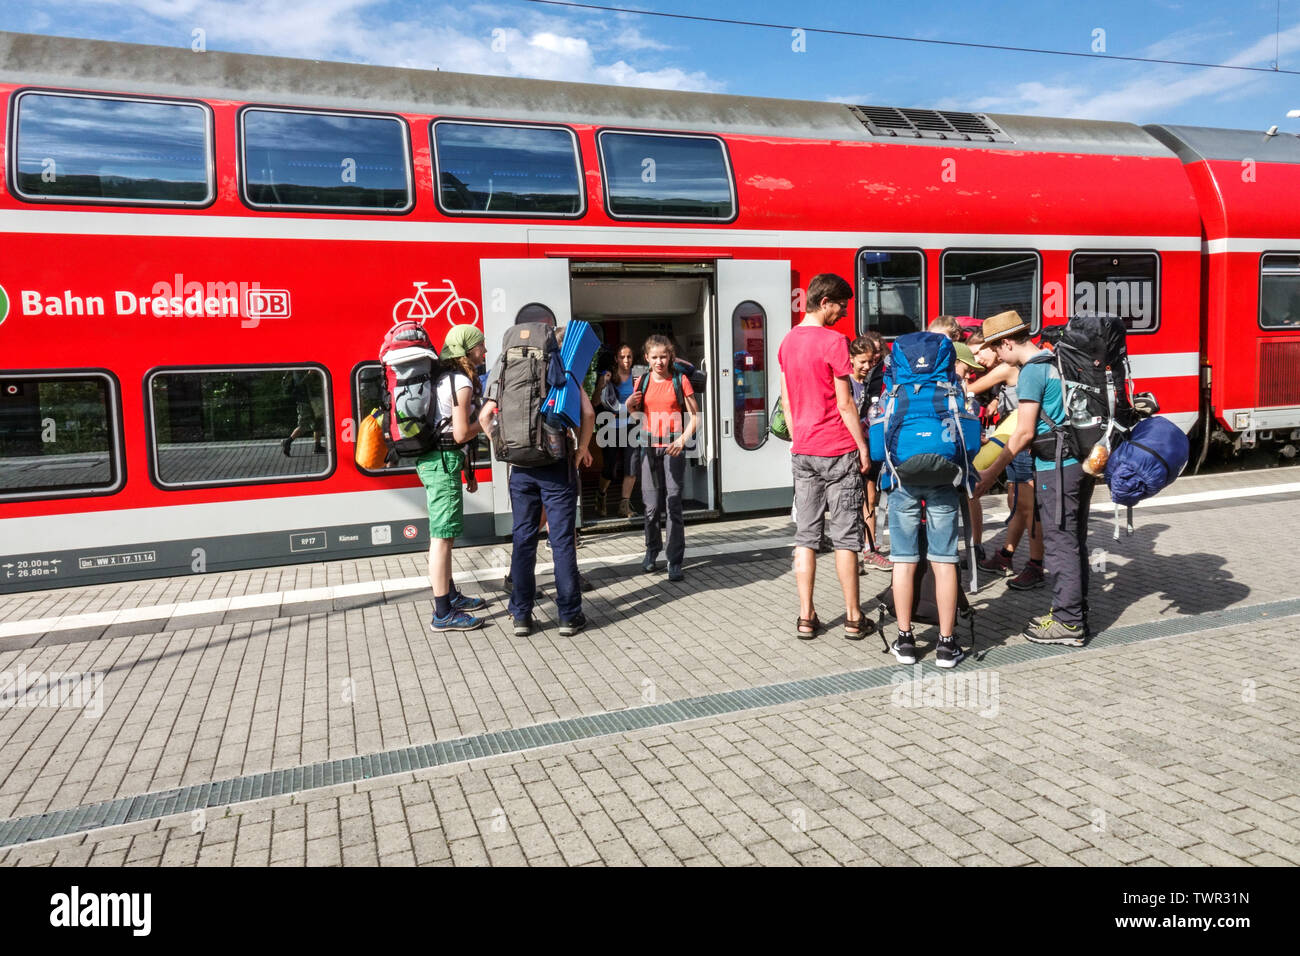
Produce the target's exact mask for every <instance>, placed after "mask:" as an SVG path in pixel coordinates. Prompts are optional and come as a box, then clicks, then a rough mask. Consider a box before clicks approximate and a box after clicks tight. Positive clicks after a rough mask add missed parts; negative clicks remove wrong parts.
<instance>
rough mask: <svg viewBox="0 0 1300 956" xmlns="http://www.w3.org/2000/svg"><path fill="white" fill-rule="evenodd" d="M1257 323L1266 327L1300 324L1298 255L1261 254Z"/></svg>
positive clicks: (1284, 327)
mask: <svg viewBox="0 0 1300 956" xmlns="http://www.w3.org/2000/svg"><path fill="white" fill-rule="evenodd" d="M1259 267H1260V276H1259V324H1260V326H1261V327H1263V328H1266V329H1293V328H1295V327H1296V326H1300V255H1297V254H1296V253H1293V252H1288V253H1278V252H1269V253H1265V254H1264V255H1263V256H1261V257H1260V263H1259Z"/></svg>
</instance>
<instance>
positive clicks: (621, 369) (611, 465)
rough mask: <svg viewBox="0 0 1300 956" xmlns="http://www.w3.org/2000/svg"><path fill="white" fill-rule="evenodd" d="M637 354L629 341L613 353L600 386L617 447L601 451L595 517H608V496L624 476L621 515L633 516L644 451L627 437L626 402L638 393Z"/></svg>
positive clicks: (600, 392)
mask: <svg viewBox="0 0 1300 956" xmlns="http://www.w3.org/2000/svg"><path fill="white" fill-rule="evenodd" d="M635 361H636V353H635V352H634V351H633V350H632V346H630V345H628V344H627V343H626V342H625V343H623V344H622V345H620V346H619V347H618V349H617V350H616V351H615V353H614V368H613V369H612V370H610V371H609V372H606V373H605V374H604V375H602V376H601V381H600V384H599V386H598V387H597V394H598V395H599V396H600V404H601V407H602V408H603V409H604V410H605V411H607V412H610V413H612V414H613V415H614V416H615V421H614V425H615V432H614V434H615V436H616V438H615V441H616V444H614V445H610V446H608V447H604V448H602V449H601V451H602V453H603V457H604V463H603V467H602V469H601V473H600V493H599V496H598V497H597V499H596V514H597V515H599V516H600V517H602V518H604V517H607V516H608V514H609V505H608V502H607V495H608V494H609V488H610V485H611V484H613V482H615V481H617V480H618V477H619V474H620V473H621V474H622V477H623V482H622V487H621V488H620V491H621V494H620V497H619V502H618V516H619V517H620V518H630V517H632V490H633V489H634V488H635V487H636V477H637V475H638V474H639V473H640V471H641V458H640V451H641V449H640V448H638V447H637V445H636V443H635V442H631V441H629V440H628V438H627V431H628V413H627V401H628V399H629V398H631V397H632V393H633V392H634V391H635V390H636V376H635V375H633V374H632V365H633V363H634V362H635Z"/></svg>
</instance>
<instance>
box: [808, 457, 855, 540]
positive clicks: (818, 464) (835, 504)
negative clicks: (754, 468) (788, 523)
mask: <svg viewBox="0 0 1300 956" xmlns="http://www.w3.org/2000/svg"><path fill="white" fill-rule="evenodd" d="M790 460H791V465H792V470H793V471H794V527H795V531H794V545H795V547H796V548H812V549H813V550H814V551H816V550H817V549H818V548H819V547H820V546H821V540H822V528H823V526H824V522H825V513H826V511H828V510H829V511H830V528H829V530H828V531H827V536H828V537H829V538H830V539H831V545H832V546H833V547H834V548H835V549H836V550H846V551H861V550H862V534H863V525H862V475H861V474H860V473H859V472H858V452H857V449H854V450H853V451H850V452H847V453H845V454H843V455H839V456H836V457H833V458H823V457H821V456H820V455H791V456H790Z"/></svg>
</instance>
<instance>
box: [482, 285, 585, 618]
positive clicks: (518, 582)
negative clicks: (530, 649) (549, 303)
mask: <svg viewBox="0 0 1300 956" xmlns="http://www.w3.org/2000/svg"><path fill="white" fill-rule="evenodd" d="M528 309H534V310H537V312H538V318H539V319H541V321H519V322H517V323H516V324H515V325H513V326H511V327H510V328H508V329H507V330H506V333H505V336H504V338H503V340H502V343H501V353H500V356H499V357H498V359H497V361H496V363H495V364H494V365H493V367H492V371H491V373H490V374H489V376H488V382H487V389H486V395H485V397H484V402H483V411H482V413H481V415H480V417H479V422H480V423H481V425H482V427H483V430H484V432H486V433H487V434H488V435H489V436H490V437H491V440H492V451H493V454H494V455H495V456H496V458H497V460H498V461H502V462H505V463H506V464H508V465H509V466H510V478H509V485H508V486H509V491H510V511H511V515H512V517H513V528H512V538H513V550H512V553H511V556H510V605H509V610H510V616H511V617H512V618H513V619H514V634H515V636H516V637H527V636H528V635H529V634H531V633H532V631H533V627H534V622H533V605H534V602H535V600H536V597H537V577H536V566H537V544H538V540H539V531H540V528H541V519H542V508H543V507H545V508H546V517H547V523H548V527H549V539H550V542H551V550H552V555H553V560H554V562H555V591H556V598H555V601H556V605H557V606H558V609H559V618H560V634H561V635H562V636H565V637H569V636H572V635H574V634H577V633H579V632H580V631H581V630H582V629H583V628H584V627H586V625H587V619H586V617H585V616H584V615H583V613H582V588H581V584H580V580H579V577H578V554H577V549H576V538H575V530H576V529H575V523H576V521H577V515H578V497H577V495H578V491H577V488H578V485H577V479H576V471H575V469H576V468H585V467H587V466H589V465H590V464H591V451H590V448H589V446H590V444H591V436H592V433H593V431H594V430H595V422H596V412H595V409H593V408H592V406H591V401H590V400H589V399H588V398H587V395H586V393H585V392H584V391H583V390H582V389H578V390H577V391H578V394H579V395H580V398H581V418H582V421H581V425H580V427H579V434H578V437H577V439H576V444H575V441H574V439H573V438H572V436H571V434H570V433H569V431H568V429H566V428H565V427H564V425H563V423H562V422H560V421H558V420H557V419H556V417H555V416H551V415H547V414H546V413H545V412H544V406H545V405H546V399H547V395H548V394H549V392H550V390H551V389H552V388H553V387H558V386H562V385H564V383H565V378H566V375H565V371H564V364H563V362H562V360H561V357H560V347H559V343H558V342H557V340H556V336H555V325H554V319H553V316H552V317H551V321H549V322H548V321H546V318H547V317H548V316H550V310H549V309H546V308H545V307H544V306H540V305H536V304H534V305H530V306H525V307H524V310H521V315H520V319H521V320H524V319H527V318H529V316H528V314H526V310H528Z"/></svg>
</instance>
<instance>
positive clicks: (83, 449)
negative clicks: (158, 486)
mask: <svg viewBox="0 0 1300 956" xmlns="http://www.w3.org/2000/svg"><path fill="white" fill-rule="evenodd" d="M118 414H119V413H118V398H117V383H116V382H115V381H114V380H113V379H112V377H111V376H109V375H107V374H104V373H102V372H100V373H96V372H67V373H57V372H40V373H33V374H14V373H0V500H8V499H12V498H20V497H21V498H28V497H33V498H48V497H72V496H78V495H95V494H109V493H111V492H114V491H116V490H118V489H119V488H120V487H121V486H122V466H121V461H122V450H121V442H120V437H119V430H118Z"/></svg>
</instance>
